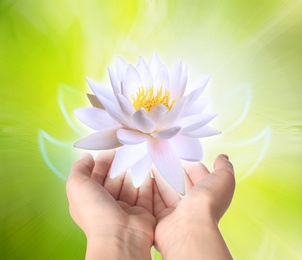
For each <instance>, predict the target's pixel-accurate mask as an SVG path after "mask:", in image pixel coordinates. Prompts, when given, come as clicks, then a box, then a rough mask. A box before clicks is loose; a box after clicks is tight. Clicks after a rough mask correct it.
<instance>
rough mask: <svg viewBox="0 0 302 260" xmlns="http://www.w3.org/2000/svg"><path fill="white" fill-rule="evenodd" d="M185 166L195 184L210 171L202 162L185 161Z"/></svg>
mask: <svg viewBox="0 0 302 260" xmlns="http://www.w3.org/2000/svg"><path fill="white" fill-rule="evenodd" d="M184 167H185V171H186V172H187V174H188V176H189V179H190V180H191V182H192V184H193V185H196V183H197V182H199V181H200V180H201V179H202V178H204V177H205V176H207V175H208V174H209V173H210V172H209V170H208V169H207V167H205V166H204V165H203V164H202V163H201V162H185V163H184Z"/></svg>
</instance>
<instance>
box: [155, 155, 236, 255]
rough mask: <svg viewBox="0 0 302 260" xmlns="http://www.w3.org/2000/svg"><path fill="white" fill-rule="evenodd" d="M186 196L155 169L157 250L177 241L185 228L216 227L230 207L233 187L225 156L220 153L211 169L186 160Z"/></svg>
mask: <svg viewBox="0 0 302 260" xmlns="http://www.w3.org/2000/svg"><path fill="white" fill-rule="evenodd" d="M185 170H186V173H187V174H186V185H187V192H186V195H185V196H183V197H181V196H180V195H179V194H178V193H177V192H175V191H174V190H172V189H171V188H170V187H169V186H168V185H167V184H166V183H165V182H164V181H163V180H162V179H161V178H160V176H159V174H158V173H157V171H156V169H155V170H154V175H155V180H156V182H154V188H153V189H154V216H155V217H156V220H157V225H156V228H155V238H154V243H155V246H156V247H157V248H158V250H159V251H162V250H166V249H167V248H165V247H172V246H173V245H176V244H177V239H178V238H179V239H182V241H185V238H184V237H179V236H181V235H183V234H185V233H186V231H185V230H186V229H189V228H193V229H194V228H196V229H200V228H201V229H202V228H203V226H204V227H206V226H217V225H218V222H219V220H220V219H221V217H222V216H223V214H224V213H225V211H226V210H227V208H228V207H229V205H230V203H231V200H232V197H233V193H234V189H235V178H234V170H233V166H232V164H231V163H230V161H229V160H228V156H226V155H219V156H218V157H217V158H216V160H215V162H214V171H213V172H212V173H210V171H209V170H208V169H207V168H206V167H205V166H204V165H203V164H201V163H187V165H186V166H185Z"/></svg>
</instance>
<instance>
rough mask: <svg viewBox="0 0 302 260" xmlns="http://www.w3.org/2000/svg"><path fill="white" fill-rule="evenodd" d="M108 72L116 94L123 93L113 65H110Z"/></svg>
mask: <svg viewBox="0 0 302 260" xmlns="http://www.w3.org/2000/svg"><path fill="white" fill-rule="evenodd" d="M108 74H109V78H110V82H111V86H112V89H113V92H114V94H115V96H117V95H118V94H119V93H121V91H120V87H119V83H118V81H117V78H116V76H115V73H114V71H113V68H112V67H108Z"/></svg>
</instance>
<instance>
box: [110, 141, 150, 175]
mask: <svg viewBox="0 0 302 260" xmlns="http://www.w3.org/2000/svg"><path fill="white" fill-rule="evenodd" d="M146 154H147V147H146V143H141V144H138V145H124V146H122V147H121V148H119V149H118V150H117V151H116V153H115V157H114V159H113V162H112V164H111V168H110V173H109V174H110V177H111V178H115V177H117V176H119V175H120V174H122V173H124V172H125V171H127V170H128V169H129V168H130V167H132V166H133V165H135V164H136V163H137V162H138V161H140V160H141V159H142V158H143V157H144V156H145V155H146Z"/></svg>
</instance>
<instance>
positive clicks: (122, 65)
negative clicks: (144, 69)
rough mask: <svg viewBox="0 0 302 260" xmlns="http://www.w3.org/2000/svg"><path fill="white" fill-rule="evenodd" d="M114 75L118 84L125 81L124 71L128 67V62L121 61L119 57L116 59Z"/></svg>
mask: <svg viewBox="0 0 302 260" xmlns="http://www.w3.org/2000/svg"><path fill="white" fill-rule="evenodd" d="M115 65H116V75H117V78H118V79H119V81H120V82H122V81H125V80H126V71H127V69H128V67H129V64H128V62H126V61H125V60H123V59H122V58H121V57H118V58H117V59H116V63H115Z"/></svg>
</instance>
